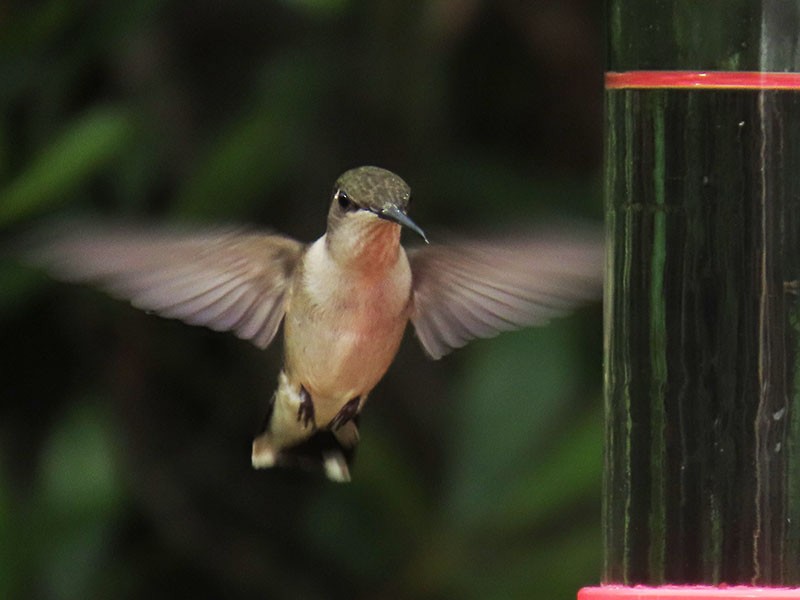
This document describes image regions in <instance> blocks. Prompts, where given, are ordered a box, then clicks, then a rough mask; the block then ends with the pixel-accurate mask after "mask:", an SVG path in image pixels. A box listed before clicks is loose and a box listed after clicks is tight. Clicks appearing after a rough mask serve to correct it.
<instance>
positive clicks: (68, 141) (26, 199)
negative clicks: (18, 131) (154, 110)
mask: <svg viewBox="0 0 800 600" xmlns="http://www.w3.org/2000/svg"><path fill="white" fill-rule="evenodd" d="M132 130H133V127H132V123H131V119H130V117H128V116H127V115H126V114H125V113H124V112H123V111H121V110H119V109H113V108H107V107H98V108H93V109H91V111H90V112H89V113H88V114H86V115H83V116H81V117H78V118H76V119H75V120H74V121H73V122H71V123H70V124H69V125H68V127H67V129H66V131H63V132H61V133H60V134H57V136H56V137H55V139H54V140H53V141H52V142H50V143H49V144H48V145H47V146H46V147H45V148H43V149H42V150H41V151H40V152H39V153H38V155H37V156H35V157H34V158H33V160H32V161H31V164H30V165H29V166H27V167H26V168H25V169H24V170H23V171H22V172H21V173H20V174H19V175H17V176H16V177H15V178H14V179H13V180H12V181H10V182H9V183H8V184H7V185H6V186H5V187H4V188H3V190H2V192H0V227H2V226H3V225H7V224H9V223H12V222H14V221H16V220H18V219H22V218H25V217H29V216H31V215H35V214H41V213H44V212H45V211H47V210H51V209H52V208H54V207H55V206H56V205H57V204H61V203H64V202H66V201H67V200H69V194H70V193H71V192H73V191H74V190H75V189H76V188H78V187H79V186H80V185H82V184H85V183H86V182H87V181H88V180H89V179H90V178H91V177H92V176H93V175H96V174H97V172H98V171H99V170H100V169H101V168H102V167H104V166H105V165H106V164H107V163H108V161H109V160H110V159H112V158H114V157H115V156H117V155H119V153H120V152H121V151H122V150H123V148H124V146H125V143H126V141H128V140H129V138H130V135H131V133H132Z"/></svg>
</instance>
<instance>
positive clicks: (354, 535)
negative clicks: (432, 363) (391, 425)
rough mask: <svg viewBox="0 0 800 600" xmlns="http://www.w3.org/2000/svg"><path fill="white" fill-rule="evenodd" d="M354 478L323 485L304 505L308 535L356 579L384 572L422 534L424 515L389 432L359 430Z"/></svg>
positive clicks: (410, 472) (412, 476)
mask: <svg viewBox="0 0 800 600" xmlns="http://www.w3.org/2000/svg"><path fill="white" fill-rule="evenodd" d="M359 447H360V448H361V449H362V452H360V453H359V456H358V457H357V462H356V464H355V467H354V473H353V482H352V483H350V484H347V485H327V486H325V488H324V489H323V490H322V491H321V492H320V494H319V496H318V497H317V498H316V500H315V501H314V502H312V503H311V504H310V505H309V513H308V517H307V518H306V520H305V521H306V523H307V525H308V536H309V538H310V539H311V540H312V543H313V545H314V546H315V547H317V548H319V549H320V550H321V552H322V553H323V554H324V555H326V556H330V557H335V559H336V560H337V562H340V563H341V565H342V566H343V568H346V569H348V570H349V571H350V572H352V573H358V574H359V576H360V577H374V576H375V574H376V573H377V574H384V573H385V572H386V571H387V570H388V569H390V568H391V566H392V565H393V564H397V563H398V562H400V561H402V560H403V559H404V558H405V556H404V554H405V553H406V552H407V551H409V549H410V548H411V547H412V546H413V544H414V543H415V542H417V541H418V540H419V539H420V538H421V537H422V536H424V535H426V532H427V531H428V529H429V526H430V525H429V524H428V523H427V522H426V521H425V516H426V515H427V514H428V513H429V511H428V508H427V505H428V503H427V502H426V499H425V495H424V492H423V489H422V486H421V485H420V481H419V479H418V478H417V477H416V473H415V471H414V469H413V467H412V466H411V465H409V464H407V463H405V462H403V460H402V458H403V456H405V454H404V453H402V452H398V451H397V448H398V447H399V446H398V442H396V441H394V440H392V439H391V434H390V433H388V432H380V431H377V430H376V429H375V423H373V424H372V426H371V427H370V428H367V429H364V430H363V433H362V437H361V441H360V443H359Z"/></svg>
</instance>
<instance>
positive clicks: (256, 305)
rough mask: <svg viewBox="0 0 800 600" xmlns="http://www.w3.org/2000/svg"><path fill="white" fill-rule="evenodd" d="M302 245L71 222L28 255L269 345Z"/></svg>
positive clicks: (236, 234) (237, 233)
mask: <svg viewBox="0 0 800 600" xmlns="http://www.w3.org/2000/svg"><path fill="white" fill-rule="evenodd" d="M303 248H304V246H303V244H301V243H300V242H297V241H295V240H293V239H290V238H287V237H283V236H280V235H272V234H266V233H256V232H250V231H246V230H243V229H237V228H233V227H228V228H216V229H205V230H202V229H201V230H180V229H164V228H161V229H159V228H155V229H154V228H145V227H133V226H109V225H97V224H93V223H87V222H77V223H76V222H72V223H69V224H62V225H60V226H58V227H54V228H50V229H47V230H46V231H42V232H39V234H37V235H36V236H34V237H33V238H31V240H29V242H28V244H27V248H26V251H25V252H24V254H25V257H26V258H27V259H28V260H29V261H30V262H31V263H33V264H35V265H38V266H41V267H43V268H45V269H46V270H48V271H49V272H50V273H52V274H53V275H54V276H55V277H56V278H59V279H63V280H66V281H79V282H90V283H95V284H97V285H98V286H99V287H101V288H102V289H104V290H105V291H107V292H109V293H110V294H111V295H112V296H115V297H117V298H122V299H127V300H130V303H131V304H132V305H133V306H135V307H137V308H141V309H144V310H147V311H152V312H154V313H156V314H159V315H161V316H163V317H167V318H171V319H180V320H182V321H184V322H186V323H189V324H191V325H205V326H206V327H209V328H211V329H214V330H216V331H232V332H233V333H235V334H236V335H237V336H238V337H240V338H242V339H245V340H250V341H252V342H253V343H254V344H255V345H256V346H258V347H259V348H265V347H266V346H267V345H269V343H270V342H271V341H272V338H273V337H274V336H275V333H276V331H277V330H278V327H279V325H280V322H281V319H282V318H283V315H284V312H285V297H286V292H287V289H288V287H289V282H290V280H291V273H292V271H293V269H294V267H295V265H296V264H297V261H298V260H299V258H300V256H301V255H302V253H303Z"/></svg>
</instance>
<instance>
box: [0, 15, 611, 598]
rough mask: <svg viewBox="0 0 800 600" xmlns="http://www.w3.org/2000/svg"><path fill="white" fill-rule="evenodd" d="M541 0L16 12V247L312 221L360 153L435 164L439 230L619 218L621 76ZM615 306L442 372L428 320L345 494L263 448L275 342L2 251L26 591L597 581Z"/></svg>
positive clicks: (17, 522) (6, 413) (557, 591)
mask: <svg viewBox="0 0 800 600" xmlns="http://www.w3.org/2000/svg"><path fill="white" fill-rule="evenodd" d="M523 4H524V3H522V4H519V3H466V4H464V3H450V2H422V3H419V4H415V5H414V8H413V9H410V8H409V7H410V5H409V4H408V3H404V2H398V1H390V0H377V1H375V2H356V1H353V0H328V1H323V0H279V1H278V0H276V1H271V2H270V1H261V2H248V1H237V2H212V1H209V0H198V1H197V2H191V3H184V2H161V3H159V2H154V1H153V0H130V1H128V2H122V0H113V1H110V2H104V3H92V2H72V1H69V0H47V1H42V2H31V3H18V6H16V7H13V8H7V9H6V10H5V12H4V13H3V19H2V20H1V21H0V79H1V80H2V81H3V85H2V86H0V106H2V109H3V118H2V120H1V121H0V236H2V239H0V251H2V250H4V248H2V246H4V245H5V242H6V241H7V240H9V239H12V238H13V236H16V235H17V234H24V233H25V231H26V230H27V228H28V227H30V226H35V225H36V224H37V223H38V222H39V220H40V219H52V218H58V217H59V216H61V215H65V214H69V213H76V212H78V213H90V214H96V213H100V214H104V215H109V216H113V217H127V218H136V219H140V220H170V219H182V220H184V221H200V220H202V221H205V222H208V221H223V222H237V221H239V222H252V223H254V224H256V225H261V226H265V227H271V228H275V229H278V230H281V231H285V232H286V233H289V234H291V235H294V236H296V237H300V238H303V239H313V237H314V236H318V235H319V234H320V233H321V228H322V227H323V225H324V215H325V210H326V203H327V195H328V192H329V190H330V186H331V184H332V182H333V180H334V179H335V177H336V176H337V175H338V174H340V173H341V172H342V171H344V170H345V169H347V168H349V167H353V166H355V165H358V164H378V165H382V166H386V167H387V168H390V169H393V170H395V171H397V172H398V173H400V174H401V175H403V177H404V178H405V179H406V180H407V181H409V183H410V184H411V185H412V188H413V190H414V206H413V210H414V218H415V220H416V221H417V222H419V223H420V224H421V225H422V226H423V227H424V228H425V230H426V232H427V233H429V235H430V237H431V238H432V239H433V240H435V238H436V236H437V230H439V231H441V230H451V231H461V230H467V231H469V230H479V231H480V230H482V229H487V230H496V229H502V228H503V227H504V226H509V225H513V226H514V227H517V228H520V227H526V226H528V224H529V223H536V219H538V218H540V217H541V216H542V215H548V216H553V217H556V218H558V217H562V216H578V217H585V218H591V217H594V218H597V217H598V215H599V214H600V209H599V206H600V203H599V200H598V192H597V186H596V180H597V166H598V163H599V144H597V134H598V133H597V132H598V131H599V129H597V130H592V129H591V128H588V126H587V117H586V115H587V114H589V115H591V114H594V113H592V110H593V109H595V108H596V106H597V102H599V101H600V96H599V93H598V96H597V97H595V98H587V96H586V93H585V90H586V88H585V86H581V85H577V84H576V85H574V86H573V87H570V85H572V84H574V83H575V82H579V81H580V80H581V75H580V74H579V73H578V74H574V75H572V76H571V77H570V78H564V77H563V68H564V65H563V64H561V63H559V62H558V61H559V60H562V58H563V56H565V52H571V51H572V49H571V48H572V46H569V47H567V46H563V47H559V46H558V44H555V46H554V47H552V48H549V49H548V48H545V46H547V44H542V43H541V40H538V39H536V38H535V36H536V33H535V32H536V27H534V26H533V25H534V24H536V15H535V14H534V13H533V11H530V10H526V9H524V8H522V5H523ZM468 5H469V6H468ZM587 10H588V9H587ZM583 16H584V17H585V16H586V15H583ZM595 16H596V15H592V14H589V17H591V18H594V17H595ZM548 18H550V19H569V18H571V17H570V15H569V14H566V13H563V14H562V13H559V12H558V11H555V12H554V13H553V14H552V15H550V16H549V17H548ZM598 29H599V28H598ZM549 44H550V45H553V44H554V42H553V41H552V40H551V41H550V42H549ZM564 44H567V45H569V44H570V42H569V41H565V42H564ZM587 47H588V48H591V44H589V45H587ZM583 58H584V59H585V60H582V61H578V62H580V63H581V64H584V63H585V64H588V65H591V64H592V62H591V59H592V56H591V55H589V56H588V57H583ZM587 73H588V74H587ZM587 73H584V78H585V77H586V76H588V77H590V78H591V77H593V76H594V74H593V73H592V72H591V70H590V67H589V71H588V72H587ZM484 84H485V86H486V89H484ZM488 88H491V89H488ZM598 90H599V86H598ZM510 107H513V112H512V111H511V108H510ZM570 111H572V112H570ZM595 112H599V111H595ZM576 130H577V131H578V133H574V132H575V131H576ZM593 135H594V137H592V136H593ZM587 148H588V150H587ZM593 148H594V150H592V149H593ZM587 157H588V158H587ZM598 317H599V311H598V310H596V309H595V310H592V309H588V310H587V311H585V312H584V313H582V314H581V315H578V316H575V317H571V318H569V319H566V320H561V321H557V322H555V323H553V324H552V325H551V326H548V327H545V328H539V329H536V330H528V331H523V332H516V333H511V334H505V335H502V336H499V337H498V338H496V339H493V340H486V341H480V342H476V343H474V344H472V345H470V346H469V347H467V348H465V349H463V350H461V351H458V352H455V353H453V355H452V356H448V357H447V358H445V359H443V360H442V361H438V362H436V363H432V362H429V361H426V360H425V359H424V358H423V357H422V353H421V352H420V350H419V348H418V347H417V343H416V340H414V339H410V340H409V343H408V344H407V345H406V346H405V347H404V348H403V351H402V352H401V355H400V356H399V358H398V362H397V364H396V365H395V366H394V368H393V369H392V370H391V371H390V373H389V375H388V376H387V378H386V380H385V381H384V382H383V383H382V384H381V385H380V386H379V387H378V388H377V389H376V390H375V392H374V394H373V396H372V397H371V398H370V403H369V405H368V409H367V411H366V412H365V414H364V415H363V418H362V421H361V433H362V442H361V446H360V449H359V455H358V456H357V460H356V465H355V468H354V481H353V483H351V484H349V485H346V486H340V485H332V484H328V483H327V482H323V481H321V480H320V478H319V477H317V476H316V475H315V474H304V473H296V472H284V471H280V470H277V471H269V472H255V471H252V470H251V469H250V467H249V460H248V459H249V454H248V453H249V447H248V444H249V440H250V439H251V437H252V434H253V433H254V432H255V430H256V428H257V426H258V424H259V418H260V417H261V416H262V411H263V409H264V407H265V405H266V401H267V398H268V397H269V394H270V392H271V389H272V386H273V385H274V380H275V376H276V374H277V370H278V367H279V363H280V350H279V349H278V348H275V349H272V348H271V349H269V350H268V351H267V352H258V351H256V350H255V349H253V348H250V347H249V346H247V345H246V344H244V343H242V342H240V341H239V340H235V339H233V338H232V337H231V336H224V335H220V334H214V333H210V332H205V331H202V330H198V329H196V328H190V327H186V326H183V325H180V324H177V323H175V322H168V321H163V320H160V319H156V318H154V317H150V316H146V315H141V314H138V313H136V312H135V311H133V310H132V309H130V308H128V307H125V306H124V305H123V304H122V303H114V302H112V301H110V300H108V299H106V298H104V297H102V296H101V295H99V294H96V293H94V292H91V291H88V290H83V289H78V288H72V287H69V286H64V285H57V286H55V285H53V286H51V285H46V284H45V280H44V278H43V277H42V276H41V274H38V273H35V272H32V271H29V270H27V269H26V268H24V267H23V266H21V265H19V264H16V263H15V262H13V261H10V260H8V259H7V258H2V255H0V324H1V325H0V326H2V328H3V332H4V335H3V342H4V353H3V354H4V355H3V356H2V359H3V368H2V369H0V389H3V390H4V397H3V402H2V403H0V449H2V454H1V455H0V597H1V598H7V597H12V598H14V597H46V598H64V599H67V598H105V597H112V596H113V597H131V598H134V597H136V598H138V597H148V596H153V595H156V596H158V597H175V596H184V595H192V596H197V597H226V598H250V597H258V598H265V597H269V598H273V597H274V598H298V597H300V598H338V597H342V598H345V597H346V598H353V597H367V598H374V597H392V598H394V597H407V598H450V597H453V598H476V599H477V598H480V599H486V598H515V597H525V598H530V597H533V598H538V597H541V598H556V597H574V594H575V592H576V590H577V588H578V587H579V586H581V585H584V584H590V583H592V582H594V581H596V579H597V577H598V576H599V573H600V550H601V548H600V534H599V517H600V512H599V494H600V489H599V488H600V472H601V456H602V453H601V446H602V439H601V438H602V422H601V415H600V404H601V403H600V391H599V389H600V382H599V377H600V376H599V364H600V351H601V349H600V339H599V338H600V333H599V323H598V320H599V319H598ZM409 337H410V338H413V336H409ZM229 338H230V339H229ZM121 465H124V466H125V468H124V469H123V468H120V466H121Z"/></svg>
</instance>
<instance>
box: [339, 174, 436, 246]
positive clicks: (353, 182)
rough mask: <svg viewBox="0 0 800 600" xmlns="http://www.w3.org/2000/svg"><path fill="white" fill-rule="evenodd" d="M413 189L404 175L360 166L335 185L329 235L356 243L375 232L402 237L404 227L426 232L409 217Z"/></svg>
mask: <svg viewBox="0 0 800 600" xmlns="http://www.w3.org/2000/svg"><path fill="white" fill-rule="evenodd" d="M410 201H411V188H410V187H409V186H408V184H407V183H406V182H405V181H403V180H402V179H401V178H400V177H398V176H397V175H395V174H394V173H392V172H391V171H387V170H386V169H381V168H380V167H358V168H355V169H350V170H349V171H347V172H345V173H344V174H342V175H341V176H340V177H339V179H337V180H336V183H335V184H334V186H333V194H332V197H331V207H330V210H329V211H328V236H329V237H337V238H338V237H345V238H347V239H348V240H350V241H351V242H356V241H357V240H359V239H362V238H365V237H371V236H372V235H374V234H379V233H383V234H388V235H392V236H393V237H394V238H395V239H398V240H399V237H400V227H399V226H401V225H402V226H403V227H408V228H409V229H410V230H412V231H413V232H415V233H417V234H419V235H420V236H422V238H423V239H424V240H425V241H426V242H427V241H428V240H427V238H426V237H425V233H424V232H423V231H422V229H420V228H419V226H418V225H417V224H416V223H414V221H412V220H411V219H410V218H409V217H408V207H409V203H410Z"/></svg>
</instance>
